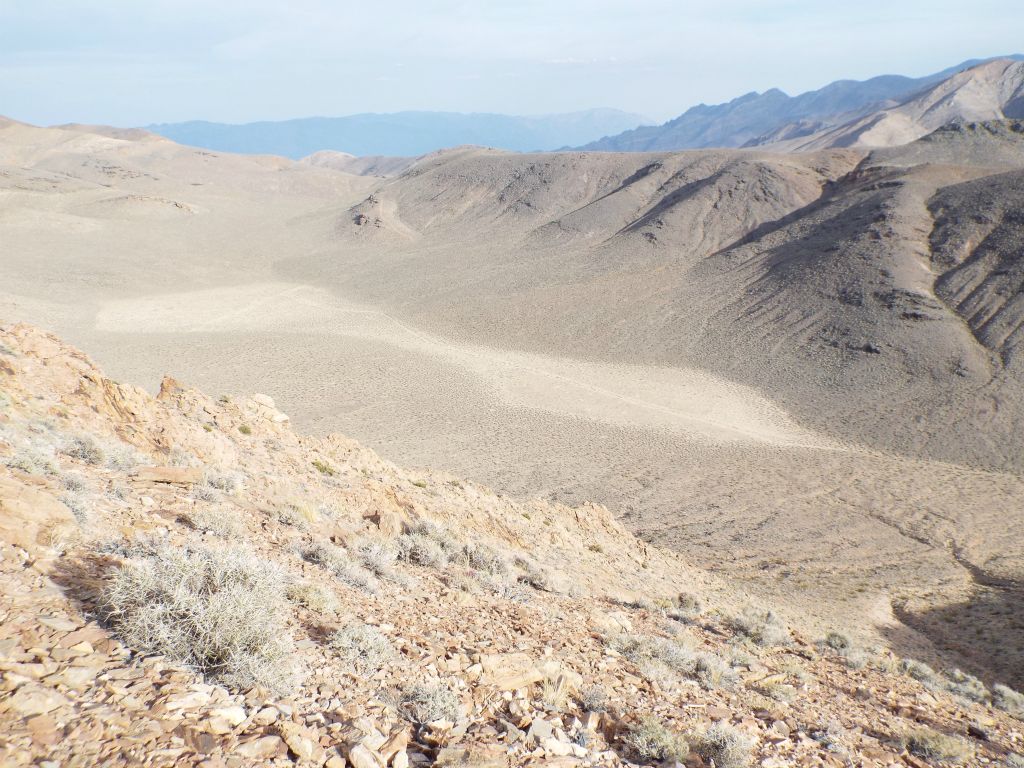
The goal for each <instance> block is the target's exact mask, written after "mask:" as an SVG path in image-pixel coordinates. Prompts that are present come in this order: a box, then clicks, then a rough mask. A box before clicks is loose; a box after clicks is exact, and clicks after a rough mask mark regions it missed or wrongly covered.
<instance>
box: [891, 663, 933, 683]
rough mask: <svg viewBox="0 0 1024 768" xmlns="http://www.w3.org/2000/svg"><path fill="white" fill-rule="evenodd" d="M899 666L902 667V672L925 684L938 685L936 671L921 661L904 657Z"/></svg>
mask: <svg viewBox="0 0 1024 768" xmlns="http://www.w3.org/2000/svg"><path fill="white" fill-rule="evenodd" d="M900 666H901V668H902V669H903V672H904V674H906V675H908V676H910V677H912V678H914V679H915V680H917V681H919V682H921V683H924V684H925V685H926V686H928V687H935V686H937V685H938V682H939V675H938V673H937V672H936V671H935V670H934V669H932V668H931V667H929V666H928V665H927V664H925V663H924V662H923V661H917V660H916V659H904V660H903V662H902V663H901V664H900Z"/></svg>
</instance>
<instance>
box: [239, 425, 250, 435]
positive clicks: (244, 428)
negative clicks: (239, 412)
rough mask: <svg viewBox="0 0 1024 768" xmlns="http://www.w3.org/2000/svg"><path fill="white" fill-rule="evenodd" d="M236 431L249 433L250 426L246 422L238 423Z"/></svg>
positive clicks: (244, 433)
mask: <svg viewBox="0 0 1024 768" xmlns="http://www.w3.org/2000/svg"><path fill="white" fill-rule="evenodd" d="M238 431H239V432H241V433H242V434H243V435H251V434H252V427H250V426H249V425H248V424H239V425H238Z"/></svg>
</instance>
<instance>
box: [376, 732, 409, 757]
mask: <svg viewBox="0 0 1024 768" xmlns="http://www.w3.org/2000/svg"><path fill="white" fill-rule="evenodd" d="M408 744H409V731H408V729H406V728H396V729H395V730H393V731H392V732H391V734H390V735H389V736H388V738H387V741H385V742H384V743H383V744H381V745H380V747H379V748H378V749H377V753H378V754H379V755H380V756H381V758H382V759H383V760H384V762H388V761H390V760H391V758H392V757H394V756H395V755H396V754H398V753H399V752H404V751H405V748H406V746H408Z"/></svg>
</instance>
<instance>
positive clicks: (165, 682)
mask: <svg viewBox="0 0 1024 768" xmlns="http://www.w3.org/2000/svg"><path fill="white" fill-rule="evenodd" d="M431 542H433V543H431ZM431 547H437V548H438V549H441V550H444V551H445V552H447V553H449V554H447V555H446V558H447V559H445V560H442V559H439V556H438V555H437V553H436V552H434V550H433V549H431ZM227 551H244V552H247V553H249V554H254V555H255V556H256V558H257V559H258V560H259V561H260V562H262V563H264V564H266V565H267V567H270V568H272V569H273V572H274V573H275V574H277V575H278V577H279V579H280V582H281V584H282V585H284V587H285V590H286V595H287V600H285V601H282V603H281V604H279V605H274V606H269V609H273V610H274V611H279V612H280V615H281V616H282V617H283V621H284V624H283V627H282V636H281V638H279V639H280V640H282V642H284V641H285V640H287V643H288V649H289V652H288V655H287V656H286V657H281V658H280V664H281V665H288V666H291V667H294V669H295V673H296V674H295V681H296V682H294V683H293V684H292V685H291V686H290V687H282V688H281V689H274V690H272V688H274V686H271V685H269V684H263V683H257V684H254V685H251V686H239V685H229V684H226V683H225V682H224V681H223V677H222V676H221V675H219V674H218V671H217V670H216V669H214V670H212V671H211V670H206V672H207V674H206V675H205V676H204V675H203V674H201V673H200V670H198V669H196V668H195V665H193V666H191V667H190V666H189V665H187V664H183V663H181V662H180V660H177V659H175V658H174V656H173V654H159V653H155V652H153V651H152V650H149V651H148V652H147V651H146V649H144V648H138V647H133V646H131V645H130V644H129V643H128V642H126V638H127V637H129V634H128V633H127V631H126V627H127V624H126V623H125V622H123V621H120V620H119V618H118V614H117V612H116V611H113V612H112V611H111V610H110V602H111V600H112V598H111V594H112V593H111V584H112V583H113V582H115V581H116V580H117V579H118V578H119V575H123V574H125V573H128V574H131V573H133V572H139V571H140V569H142V570H144V569H145V567H148V566H147V563H148V564H149V565H152V556H153V554H154V553H190V552H191V553H207V554H209V553H213V554H212V555H210V556H211V557H216V556H217V553H223V552H227ZM330 553H333V554H330ZM430 553H434V554H433V555H431V556H430V557H428V555H429V554H430ZM147 557H148V558H150V560H147V559H146V558H147ZM431 557H433V558H434V559H433V560H431ZM133 569H134V570H133ZM0 581H2V583H3V589H2V590H0V673H2V682H0V764H3V765H40V766H57V765H61V766H77V765H82V766H85V765H97V764H102V765H141V764H146V765H175V766H182V765H196V766H199V765H202V766H206V767H207V768H215V767H216V766H248V765H279V766H288V765H296V764H298V765H314V766H324V765H326V766H331V767H332V768H343V766H345V765H352V766H355V767H356V768H364V767H366V768H375V767H377V766H385V765H391V766H395V767H396V768H403V766H409V765H430V764H436V765H467V766H470V765H476V766H489V765H565V766H570V765H621V764H632V763H650V762H665V761H668V762H669V763H671V762H672V761H682V762H685V763H686V765H688V766H691V767H692V768H699V767H700V766H704V765H711V764H713V765H716V766H717V767H718V768H733V766H741V765H746V764H756V765H760V766H762V767H763V768H776V767H781V766H786V765H815V766H822V765H830V766H833V765H834V766H837V767H838V766H844V765H859V766H894V765H899V766H903V765H909V766H913V767H914V768H922V766H924V765H927V764H932V763H935V762H941V761H947V760H948V761H957V762H962V763H966V764H970V765H992V764H1000V763H1002V762H1005V763H1006V764H1008V765H1020V762H1019V760H1020V758H1018V757H1016V753H1020V752H1024V726H1022V725H1021V722H1020V720H1018V719H1015V718H1014V717H1012V716H1011V714H1010V713H1009V712H1007V711H1004V710H1008V709H1009V710H1012V709H1013V708H1014V702H1016V701H1017V700H1016V699H1014V698H1013V697H1012V695H1011V694H1012V692H1006V691H1003V690H1002V689H998V690H997V689H996V688H993V690H992V691H991V692H989V691H988V690H987V689H986V688H985V686H984V685H982V684H981V683H980V681H976V680H973V678H969V676H963V675H961V676H959V677H958V676H957V675H956V674H955V673H951V674H948V675H945V676H943V675H940V674H938V673H934V672H933V671H932V670H931V669H930V668H928V667H927V666H925V665H923V664H920V663H917V662H901V661H900V660H899V659H896V658H895V657H893V655H892V654H891V653H890V652H888V651H886V650H885V649H884V648H875V647H871V646H870V645H869V644H868V643H867V641H866V640H865V639H864V638H863V637H860V636H859V635H857V634H856V633H852V634H840V633H832V634H831V635H828V636H827V638H826V640H825V641H824V642H817V640H818V638H819V637H820V636H821V635H822V634H823V632H821V631H818V630H816V629H813V628H809V627H805V626H802V625H800V622H799V621H798V620H797V619H798V617H789V618H790V619H791V623H793V625H794V627H795V629H792V630H789V629H787V628H785V627H784V626H783V625H782V623H781V622H780V620H779V619H778V617H776V616H775V614H773V613H771V612H765V611H764V610H763V609H758V608H757V607H756V606H749V605H746V603H748V602H749V598H747V597H746V596H744V595H743V594H740V593H739V592H738V591H737V590H735V589H733V588H731V587H730V586H729V585H726V584H723V583H721V582H719V581H717V580H716V579H715V578H713V577H712V576H710V575H708V574H707V573H705V572H704V571H702V570H700V569H698V568H695V567H693V566H692V565H690V564H688V563H686V562H685V561H683V560H682V559H681V558H680V557H679V556H677V555H675V554H673V553H670V552H667V551H663V550H661V549H658V548H655V547H653V546H649V545H647V544H645V543H643V542H641V541H639V540H637V539H635V538H634V537H632V536H631V535H630V534H629V533H628V532H627V531H626V530H625V529H624V528H623V527H622V526H620V525H619V524H618V523H617V522H616V521H615V520H614V519H613V518H612V516H611V515H610V514H609V513H608V512H607V510H605V509H603V508H601V507H598V506H592V505H588V506H583V507H579V508H569V507H565V506H561V505H555V504H548V503H545V502H541V501H529V502H527V501H513V500H510V499H507V498H503V497H500V496H498V495H496V494H494V493H492V492H491V491H489V490H488V489H486V488H483V487H480V486H477V485H474V484H469V483H464V482H461V481H459V480H458V479H456V478H453V477H448V476H445V475H441V474H435V473H420V472H409V471H404V470H401V469H399V468H397V467H394V466H393V465H391V464H388V463H387V462H384V461H382V460H381V459H379V458H378V457H377V456H376V455H375V454H374V453H373V452H371V451H369V450H366V449H364V448H362V447H360V446H359V445H357V444H356V443H354V442H352V441H350V440H347V439H345V438H342V437H338V436H331V437H326V438H322V439H320V438H309V437H303V436H298V435H296V434H295V433H294V432H293V431H292V430H291V428H290V427H289V424H288V418H287V416H286V415H285V414H283V413H281V412H280V411H278V410H277V409H276V407H275V405H274V403H273V401H272V400H270V398H267V397H265V396H260V395H255V396H252V397H249V398H244V399H237V400H230V399H227V398H222V399H221V400H218V401H214V400H211V399H210V398H207V397H205V396H204V395H202V394H200V393H198V392H196V391H194V390H191V389H188V388H186V387H184V386H183V385H181V384H180V383H178V382H176V381H174V380H173V379H170V378H168V379H165V380H164V382H163V384H162V386H161V389H160V393H159V394H158V395H157V396H156V397H152V396H150V395H149V394H147V393H146V392H145V391H143V390H141V389H138V388H136V387H133V386H127V385H122V384H119V383H117V382H115V381H112V380H110V379H108V378H105V377H104V376H103V375H102V374H101V373H100V372H99V371H98V370H97V369H96V367H95V366H94V365H93V364H92V363H91V362H90V361H89V359H88V358H87V357H85V356H84V355H82V354H81V353H79V352H77V351H75V350H73V349H71V348H69V347H67V346H65V345H64V344H62V343H61V342H60V341H59V340H58V339H56V338H55V337H52V336H50V335H48V334H45V333H43V332H40V331H38V330H35V329H33V328H31V327H29V326H24V325H18V326H9V327H5V328H2V329H0ZM122 618H123V617H122ZM213 618H216V617H213ZM360 637H362V638H367V637H369V638H374V639H375V640H374V643H375V645H372V644H367V643H365V642H362V641H359V640H358V638H360ZM344 638H348V639H349V643H348V644H347V645H346V644H345V643H343V642H342V640H343V639H344ZM352 638H356V640H352ZM371 647H372V648H376V649H377V651H379V655H380V659H379V660H377V661H376V663H374V662H373V659H371V658H370V655H371V654H370V652H369V650H370V649H371ZM353 648H357V650H358V651H359V652H358V653H353V652H352V649H353ZM901 670H905V671H906V672H907V673H909V674H904V672H903V671H901ZM979 686H980V687H979ZM994 704H998V705H999V706H994ZM1017 704H1018V705H1022V706H1020V709H1018V710H1017V711H1016V714H1017V716H1018V717H1019V716H1021V715H1024V699H1022V700H1021V701H1020V702H1017ZM1014 761H1017V762H1014Z"/></svg>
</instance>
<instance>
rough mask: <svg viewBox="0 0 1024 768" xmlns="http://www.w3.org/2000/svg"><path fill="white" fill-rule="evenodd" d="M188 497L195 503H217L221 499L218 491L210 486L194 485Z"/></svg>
mask: <svg viewBox="0 0 1024 768" xmlns="http://www.w3.org/2000/svg"><path fill="white" fill-rule="evenodd" d="M188 496H189V498H190V499H193V500H194V501H217V500H218V499H219V498H220V496H218V495H217V491H216V490H214V489H213V488H211V487H210V486H208V485H193V486H192V490H190V491H189V492H188Z"/></svg>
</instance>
